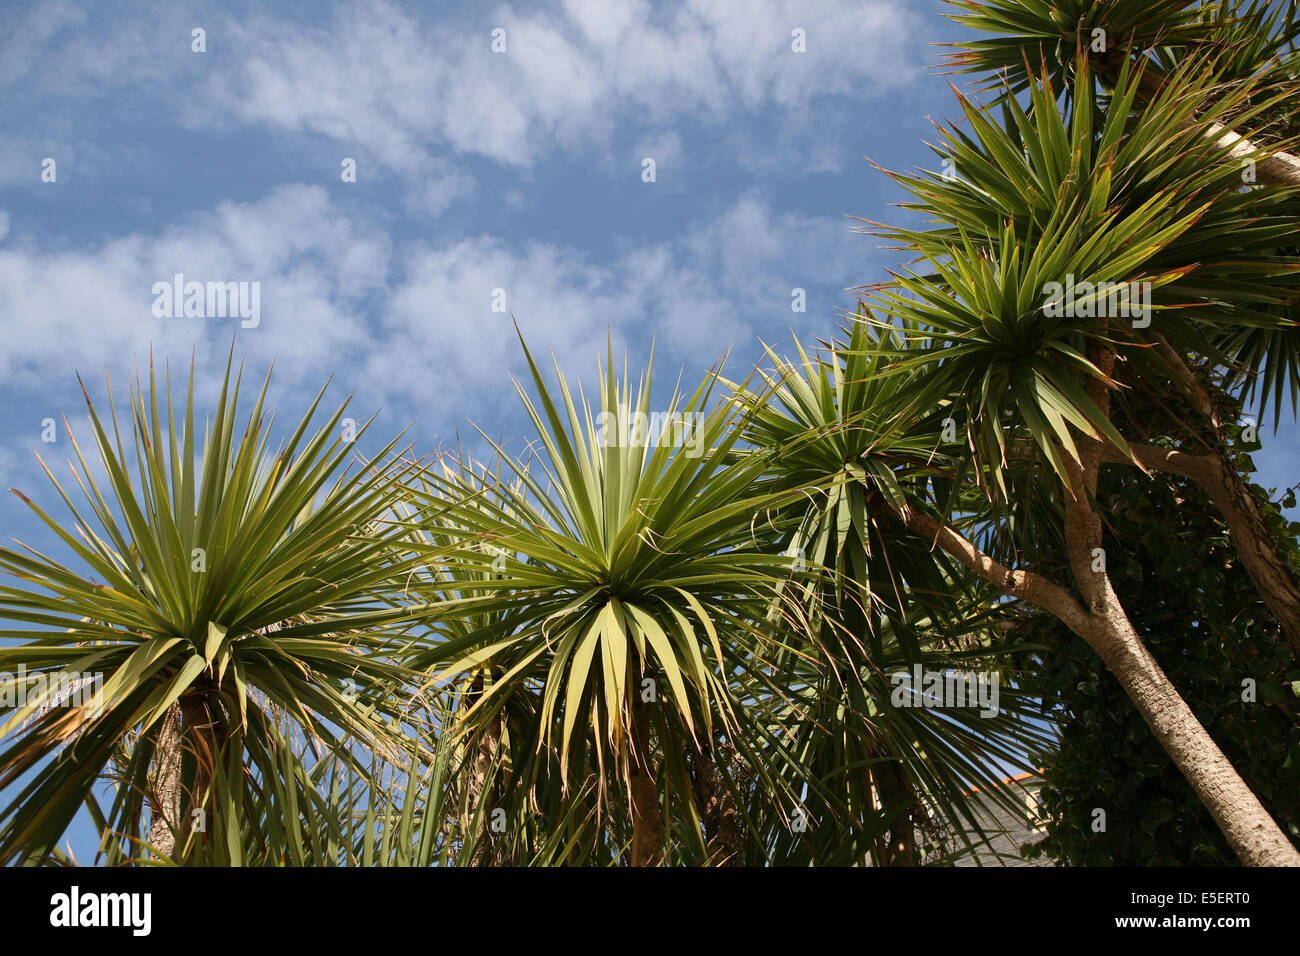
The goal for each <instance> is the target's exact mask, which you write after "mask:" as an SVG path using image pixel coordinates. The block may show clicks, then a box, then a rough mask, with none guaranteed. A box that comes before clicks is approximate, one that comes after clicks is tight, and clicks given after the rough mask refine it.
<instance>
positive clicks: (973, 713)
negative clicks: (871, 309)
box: [736, 317, 1046, 866]
mask: <svg viewBox="0 0 1300 956" xmlns="http://www.w3.org/2000/svg"><path fill="white" fill-rule="evenodd" d="M846 332H847V335H846V338H845V340H844V341H843V342H838V341H837V342H832V343H831V347H830V349H829V350H828V352H827V354H826V355H825V356H824V357H817V358H810V357H809V355H808V354H807V352H805V351H804V349H803V347H802V346H801V345H800V344H799V342H798V340H797V339H796V341H795V348H796V350H797V352H798V360H797V361H791V360H789V359H784V358H781V357H779V356H777V355H776V353H774V352H773V351H772V350H771V349H768V351H767V354H768V358H769V361H770V362H771V363H772V366H773V371H772V373H770V374H769V373H766V372H762V373H760V375H761V377H762V379H763V380H764V384H765V386H766V387H765V388H764V389H761V390H757V389H756V390H747V389H739V388H738V390H737V393H736V400H737V401H738V403H739V404H740V405H741V406H742V408H743V409H744V411H745V413H746V414H745V417H744V418H743V422H744V424H745V439H746V441H747V443H748V444H749V445H751V446H752V447H753V449H754V454H756V455H757V456H759V457H760V458H761V460H762V461H763V462H764V471H765V477H764V479H763V482H764V483H765V484H769V485H771V486H772V489H773V490H774V491H786V490H791V489H795V490H798V491H799V493H800V495H799V498H798V499H796V501H795V502H794V503H793V504H792V505H791V506H789V507H787V508H786V509H784V511H785V514H781V515H778V516H776V517H775V519H774V520H775V522H776V523H778V524H781V525H784V526H785V527H786V532H785V535H784V536H783V537H782V539H781V541H782V544H783V545H784V547H785V548H786V550H787V551H788V552H790V553H793V554H795V555H798V556H799V558H800V559H801V565H802V566H801V567H800V569H799V571H798V572H797V573H795V574H794V575H792V578H791V580H790V582H789V583H788V585H787V587H788V588H789V589H790V590H792V591H793V592H794V595H795V600H796V601H797V603H798V604H799V606H800V607H801V610H802V613H801V615H800V619H799V624H800V626H799V627H798V628H796V629H795V630H796V632H797V634H798V636H800V637H803V638H805V639H806V640H804V641H802V642H792V646H790V647H788V648H778V649H776V651H775V653H773V655H772V659H773V660H774V661H775V662H776V666H777V670H778V671H779V672H781V673H783V674H784V675H785V680H786V682H787V684H788V685H789V688H790V691H789V698H790V700H791V703H790V704H789V705H787V706H786V707H784V708H783V709H782V712H781V713H780V714H779V722H780V723H781V724H782V725H783V726H784V727H785V728H786V729H787V732H789V733H790V734H791V735H792V736H793V737H794V738H795V740H796V741H797V742H796V743H795V744H794V745H793V746H792V750H793V751H794V752H795V753H797V754H799V755H800V758H801V759H800V760H799V761H797V762H796V763H794V765H793V766H794V768H795V770H796V772H797V773H799V774H803V775H811V777H812V778H813V779H816V780H818V781H819V782H820V786H819V788H818V790H817V792H816V793H815V794H810V798H809V799H810V800H815V801H816V802H817V803H818V804H821V805H824V809H823V810H822V811H821V815H827V816H832V817H840V818H841V820H842V821H843V822H842V823H841V827H840V829H838V830H836V831H835V833H834V844H835V845H834V846H831V847H821V848H819V850H820V852H821V854H822V855H821V856H820V859H818V860H817V861H818V862H834V861H837V860H838V861H842V862H851V861H853V860H855V859H856V860H861V859H862V856H863V849H862V848H863V847H864V846H865V847H868V848H869V852H870V853H871V857H872V860H873V862H874V863H875V865H877V866H880V865H916V864H917V863H919V862H921V861H922V860H924V859H925V857H926V853H925V848H924V847H922V846H919V845H918V844H917V843H916V840H915V831H916V829H917V828H918V827H919V826H920V825H922V824H925V825H926V826H930V827H931V828H932V829H933V828H934V826H935V825H937V827H938V828H940V829H942V830H943V831H945V832H948V833H951V834H957V835H960V836H961V837H962V838H963V839H964V840H965V841H966V842H967V843H968V844H969V842H970V841H969V839H968V838H969V836H970V835H972V834H975V835H980V836H982V826H981V822H980V820H979V819H978V818H977V814H976V812H975V810H974V808H973V807H972V806H971V803H970V801H969V799H968V794H969V792H970V788H971V787H972V786H974V787H978V788H979V789H980V790H981V791H983V792H986V793H990V794H992V795H993V797H994V798H995V799H996V800H998V801H1000V802H1003V803H1005V804H1006V806H1007V807H1008V809H1012V810H1013V811H1014V809H1015V808H1014V807H1013V806H1012V804H1013V802H1014V801H1015V799H1016V798H1014V797H1012V796H1011V795H1010V794H1009V792H1008V790H1007V788H1005V787H1003V786H1001V785H1000V781H1001V779H1002V778H1003V776H1004V774H1005V768H1006V767H1008V766H1010V767H1018V768H1019V769H1020V770H1032V769H1034V768H1033V767H1031V766H1029V765H1028V764H1027V763H1026V762H1025V761H1026V754H1027V753H1028V752H1029V751H1030V750H1032V749H1037V748H1040V747H1041V746H1042V745H1043V743H1044V742H1045V740H1046V734H1045V732H1044V731H1043V730H1042V727H1043V725H1044V721H1043V718H1042V715H1041V714H1040V713H1039V712H1038V709H1037V704H1036V702H1035V700H1034V699H1033V697H1032V695H1029V694H1026V693H1024V692H1023V690H1021V689H1019V687H1018V686H1017V685H1018V684H1020V683H1022V682H1021V681H1020V680H1019V679H1018V677H1017V673H1016V671H1017V669H1016V667H1015V662H1014V659H1013V658H1012V657H1011V656H1010V655H1013V654H1015V653H1017V652H1019V651H1023V650H1024V648H1021V647H1017V646H1015V645H1012V644H1007V643H1006V642H1005V641H1003V640H1001V639H1000V634H1001V628H999V626H998V625H999V624H1001V625H1003V626H1005V625H1008V624H1009V623H1010V622H1009V621H1007V620H1006V619H1005V616H1004V615H1001V614H1000V613H999V611H1000V609H999V608H998V606H997V605H996V604H995V603H993V602H992V601H990V600H989V598H990V594H989V593H988V591H987V586H981V584H982V582H980V581H979V579H978V578H975V577H974V576H973V575H971V574H969V573H968V572H967V571H966V570H965V569H964V568H963V567H961V565H960V564H958V563H957V562H955V561H952V560H951V559H950V558H949V557H948V556H947V555H946V554H944V553H942V552H938V553H936V552H934V551H932V550H931V549H930V547H929V545H928V543H927V542H924V541H921V540H919V539H916V538H914V537H910V536H907V535H899V534H898V533H897V530H896V528H894V527H892V526H891V524H890V521H889V517H888V516H887V514H885V513H884V512H882V511H880V510H879V509H876V508H873V507H872V506H871V503H870V499H871V496H872V495H873V494H876V493H883V494H885V495H887V496H889V497H891V498H894V499H896V500H898V501H900V502H902V501H906V500H907V499H908V497H909V495H915V494H916V493H917V491H918V489H921V488H924V487H926V486H928V485H929V483H931V482H940V483H943V482H946V481H948V480H949V476H950V469H949V467H948V462H947V461H946V458H945V456H943V455H942V454H939V453H937V452H936V444H937V437H938V433H939V429H940V422H939V417H940V416H938V415H934V416H931V420H930V421H928V422H923V423H919V424H918V423H916V422H911V421H907V420H903V419H900V418H897V417H896V416H895V414H894V412H895V409H897V408H898V407H899V399H900V396H904V397H905V394H906V393H905V391H904V389H905V385H906V383H905V381H904V379H903V378H902V377H900V376H896V375H890V374H886V373H887V371H888V368H887V366H888V362H889V357H890V356H889V352H888V351H887V350H884V349H876V348H873V346H874V344H875V343H874V342H873V341H872V339H871V332H870V326H869V324H868V322H867V321H865V317H855V318H854V320H853V321H852V324H851V325H850V327H849V328H848V329H847V330H846ZM892 339H893V340H894V344H895V345H897V344H899V342H898V340H897V337H896V336H892ZM786 616H787V617H788V616H789V615H786ZM914 664H920V665H922V666H923V668H924V670H926V671H946V670H950V669H958V670H962V671H973V670H977V669H978V670H980V671H982V672H985V673H987V672H988V669H989V668H996V670H997V673H998V677H999V679H1000V681H1002V680H1005V681H1007V685H1006V687H1005V688H1004V689H1003V690H1002V692H1001V694H1000V701H999V708H998V711H997V713H996V714H995V715H993V716H990V715H988V714H980V712H979V711H978V710H977V709H976V708H975V707H974V702H973V701H972V702H971V705H972V706H971V707H970V708H953V709H939V710H936V709H927V708H912V707H907V706H903V707H899V706H895V701H894V698H895V696H896V695H895V693H894V690H895V687H896V686H897V684H896V683H894V682H893V681H891V675H896V674H898V673H899V672H900V671H907V670H910V668H911V667H912V666H913V665H914ZM911 702H912V701H910V700H908V701H906V702H905V703H911ZM810 767H811V768H812V769H811V771H810V770H809V768H810ZM808 802H809V800H806V801H805V803H808ZM855 817H856V819H855ZM931 821H935V823H934V824H932V823H931ZM883 825H888V828H889V833H888V836H887V837H886V835H885V834H884V832H883ZM845 831H847V833H848V834H849V835H846V832H845ZM877 831H880V832H877ZM854 834H858V835H859V839H856V840H855V839H853V838H852V835H854ZM803 842H804V843H805V844H806V843H807V842H809V841H803ZM967 848H969V846H968V847H967ZM814 859H817V856H816V855H814Z"/></svg>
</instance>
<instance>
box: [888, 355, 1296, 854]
mask: <svg viewBox="0 0 1300 956" xmlns="http://www.w3.org/2000/svg"><path fill="white" fill-rule="evenodd" d="M1089 358H1091V359H1092V360H1093V363H1094V364H1095V365H1096V366H1097V368H1098V369H1100V371H1101V373H1102V375H1104V376H1107V377H1109V376H1110V374H1111V372H1112V371H1113V369H1114V364H1115V354H1114V352H1113V351H1111V350H1110V349H1109V348H1105V349H1089ZM1085 390H1086V391H1087V393H1088V397H1089V398H1091V399H1092V400H1093V402H1094V404H1096V406H1097V408H1098V409H1100V410H1101V412H1102V414H1103V415H1104V414H1108V413H1109V410H1110V390H1109V389H1108V388H1107V387H1106V386H1105V384H1104V383H1103V382H1102V381H1101V380H1100V379H1097V378H1090V379H1089V380H1088V381H1087V382H1086V383H1085ZM1103 450H1104V444H1103V442H1102V441H1101V440H1100V439H1094V438H1089V437H1087V436H1082V437H1081V438H1080V440H1079V441H1078V451H1079V458H1080V460H1079V461H1077V462H1076V461H1074V460H1073V459H1072V458H1071V457H1070V456H1068V455H1066V456H1063V457H1064V461H1065V466H1066V468H1065V471H1066V476H1065V477H1066V481H1065V489H1064V490H1065V494H1066V507H1065V540H1066V542H1067V556H1068V558H1069V563H1070V568H1071V572H1072V574H1073V577H1074V581H1075V585H1076V586H1077V587H1078V589H1079V593H1080V594H1081V595H1082V597H1083V603H1080V602H1079V601H1078V600H1077V599H1076V598H1075V597H1074V596H1073V595H1072V594H1070V593H1069V592H1068V591H1066V590H1065V589H1064V588H1062V587H1061V586H1059V585H1057V584H1055V583H1053V582H1050V581H1048V580H1047V579H1046V578H1043V577H1042V576H1041V575H1038V574H1035V573H1034V572H1031V571H1024V570H1016V571H1012V570H1011V569H1009V568H1006V567H1004V566H1003V565H1001V564H999V563H998V562H997V561H994V560H993V559H992V558H990V557H989V556H988V555H986V554H984V553H983V552H981V551H980V550H979V549H978V548H976V547H975V546H974V545H973V544H971V542H969V541H967V540H966V539H965V538H963V537H962V536H961V535H959V534H958V533H957V532H955V531H954V530H953V529H951V528H949V527H947V526H945V525H942V524H941V523H940V522H938V521H936V520H934V519H933V518H931V517H929V516H928V515H926V514H924V513H922V512H920V511H918V510H916V509H914V508H912V507H910V506H907V505H905V506H904V507H903V508H902V509H901V510H900V511H898V512H896V513H897V514H898V516H899V518H900V519H901V520H902V521H903V523H904V524H905V525H907V527H908V528H909V529H911V530H912V531H913V532H914V533H918V534H921V535H924V536H926V537H928V538H929V539H930V540H931V541H932V542H933V543H935V544H937V545H938V546H940V547H942V548H943V549H944V550H945V551H947V552H948V553H949V554H951V555H952V556H953V557H954V558H956V559H957V560H959V561H961V562H962V564H964V565H966V567H968V568H970V569H971V570H972V571H975V572H976V573H977V574H979V575H980V576H981V577H983V578H984V579H985V580H987V581H990V582H992V583H993V584H995V585H997V586H998V587H999V588H1001V589H1002V591H1003V593H1004V594H1007V595H1008V596H1011V597H1018V598H1022V599H1024V600H1027V601H1029V602H1030V603H1033V604H1035V605H1037V606H1038V607H1041V608H1043V609H1044V610H1045V611H1048V612H1049V613H1051V614H1053V615H1055V616H1056V617H1057V618H1059V619H1060V620H1061V622H1062V623H1064V624H1065V625H1066V626H1067V627H1069V628H1070V629H1071V630H1072V631H1074V633H1076V634H1078V635H1079V636H1080V637H1082V638H1083V639H1084V640H1085V641H1087V642H1088V645H1089V646H1090V647H1092V648H1093V650H1095V651H1096V652H1097V653H1098V655H1100V657H1101V659H1102V661H1103V662H1104V663H1105V664H1106V666H1107V667H1108V668H1109V669H1110V671H1111V673H1113V674H1114V675H1115V677H1116V678H1117V679H1118V680H1119V682H1120V685H1121V686H1122V687H1123V688H1124V692H1125V693H1126V694H1128V696H1129V698H1130V699H1131V700H1132V701H1133V703H1134V705H1135V706H1136V707H1137V708H1138V711H1139V713H1141V714H1142V717H1143V719H1144V720H1145V721H1146V723H1147V726H1148V727H1150V728H1151V733H1152V735H1153V736H1154V737H1155V738H1156V740H1157V741H1158V742H1159V744H1160V746H1161V747H1163V748H1164V750H1165V752H1166V753H1167V754H1169V756H1170V758H1171V759H1172V760H1173V762H1174V764H1175V765H1176V766H1177V767H1178V769H1179V770H1180V771H1181V772H1182V774H1183V776H1185V777H1186V778H1187V782H1188V783H1189V784H1191V786H1192V789H1193V790H1195V791H1196V794H1197V796H1199V797H1200V798H1201V802H1202V803H1203V804H1204V805H1205V807H1206V809H1207V810H1209V811H1210V815H1211V816H1212V817H1213V818H1214V821H1215V823H1216V824H1218V826H1219V829H1220V830H1221V831H1222V832H1223V835H1224V836H1225V837H1226V838H1227V840H1228V843H1229V845H1231V846H1232V848H1233V851H1234V852H1235V853H1236V854H1237V856H1238V858H1239V859H1240V860H1241V861H1242V862H1243V863H1245V864H1246V865H1247V866H1300V851H1297V850H1296V848H1295V847H1294V846H1293V845H1292V844H1291V841H1290V840H1288V839H1287V837H1286V835H1285V834H1284V833H1283V832H1282V830H1281V828H1280V827H1279V826H1278V825H1277V823H1276V822H1275V821H1274V820H1273V818H1272V817H1271V816H1269V813H1268V811H1267V810H1266V809H1264V806H1263V804H1261V803H1260V802H1259V799H1258V798H1257V797H1256V796H1255V794H1254V793H1253V792H1252V791H1251V789H1250V788H1249V787H1248V786H1247V785H1246V782H1245V781H1244V780H1242V779H1241V775H1240V774H1239V773H1237V771H1236V769H1235V768H1234V767H1233V766H1232V764H1231V763H1230V762H1229V761H1228V758H1227V757H1225V756H1224V755H1223V751H1221V750H1220V749H1219V747H1218V745H1217V744H1216V743H1215V742H1214V740H1213V739H1212V738H1211V737H1210V735H1209V734H1208V733H1207V732H1206V730H1205V728H1204V727H1203V726H1202V725H1201V722H1200V721H1199V720H1197V718H1196V715H1195V714H1194V713H1192V710H1191V708H1190V707H1188V706H1187V703H1186V702H1185V701H1184V700H1183V699H1182V697H1181V696H1180V695H1179V693H1178V691H1177V689H1175V688H1174V686H1173V684H1172V683H1171V682H1170V681H1169V678H1168V677H1167V676H1166V675H1165V673H1164V671H1163V670H1161V668H1160V665H1159V664H1158V663H1156V660H1155V658H1153V657H1152V656H1151V654H1150V652H1149V651H1147V649H1146V647H1145V646H1144V645H1143V644H1142V640H1141V638H1140V637H1138V635H1137V632H1136V631H1135V630H1134V629H1133V625H1132V623H1131V622H1130V621H1129V619H1128V615H1127V614H1126V613H1125V611H1124V608H1123V606H1122V605H1121V604H1120V602H1119V598H1118V597H1117V596H1116V594H1115V591H1114V588H1113V587H1112V586H1111V581H1110V576H1109V575H1108V574H1107V573H1106V572H1105V570H1104V567H1105V565H1104V557H1105V556H1104V552H1102V551H1101V542H1102V535H1101V518H1100V516H1099V515H1098V514H1097V511H1096V506H1095V502H1094V497H1095V494H1096V490H1097V476H1098V472H1099V470H1100V467H1101V462H1102V453H1103ZM1099 554H1100V555H1101V557H1102V563H1101V565H1100V568H1101V569H1100V570H1098V564H1097V558H1098V555H1099Z"/></svg>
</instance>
